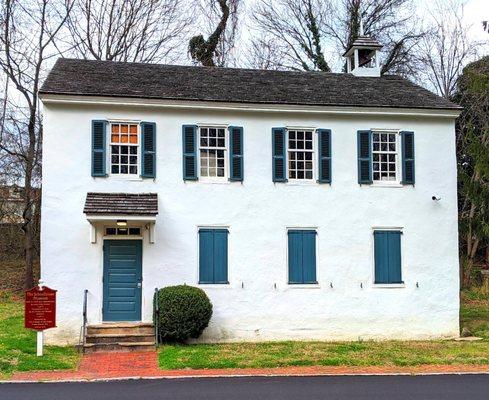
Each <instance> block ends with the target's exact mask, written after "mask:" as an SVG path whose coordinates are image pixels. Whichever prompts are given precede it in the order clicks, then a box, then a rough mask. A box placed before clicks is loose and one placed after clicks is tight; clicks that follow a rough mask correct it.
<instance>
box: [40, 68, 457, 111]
mask: <svg viewBox="0 0 489 400" xmlns="http://www.w3.org/2000/svg"><path fill="white" fill-rule="evenodd" d="M40 92H41V93H42V94H63V95H82V96H85V95H86V96H109V97H131V98H147V99H164V100H185V101H215V102H233V103H262V104H289V105H311V106H312V105H315V106H352V107H396V108H429V109H457V108H458V106H457V105H455V104H453V103H451V102H449V101H447V100H445V99H443V98H441V97H439V96H436V95H435V94H433V93H431V92H429V91H428V90H426V89H423V88H421V87H420V86H417V85H415V84H413V83H411V82H409V81H407V80H405V79H403V78H400V77H397V76H392V75H391V76H388V75H384V76H382V77H380V78H378V77H377V78H371V77H355V76H353V75H350V74H335V73H325V72H294V71H269V70H252V69H236V68H213V67H192V66H178V65H159V64H141V63H124V62H114V61H92V60H73V59H58V61H57V62H56V64H55V65H54V67H53V69H52V70H51V72H50V73H49V76H48V77H47V79H46V81H45V82H44V85H43V86H42V88H41V90H40Z"/></svg>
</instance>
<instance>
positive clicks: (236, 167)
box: [229, 126, 244, 181]
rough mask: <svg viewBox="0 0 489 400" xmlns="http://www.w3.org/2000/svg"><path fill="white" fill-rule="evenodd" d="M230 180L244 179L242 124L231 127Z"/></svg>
mask: <svg viewBox="0 0 489 400" xmlns="http://www.w3.org/2000/svg"><path fill="white" fill-rule="evenodd" d="M229 141H230V143H229V148H230V150H231V151H230V152H229V165H230V167H229V170H230V173H229V180H230V181H242V180H243V172H244V171H243V163H244V160H243V128H242V127H240V126H230V127H229Z"/></svg>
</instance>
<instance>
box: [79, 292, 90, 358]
mask: <svg viewBox="0 0 489 400" xmlns="http://www.w3.org/2000/svg"><path fill="white" fill-rule="evenodd" d="M87 305H88V289H85V290H84V291H83V326H82V332H81V334H82V339H81V340H80V344H81V347H82V349H85V344H86V338H87V322H88V318H87Z"/></svg>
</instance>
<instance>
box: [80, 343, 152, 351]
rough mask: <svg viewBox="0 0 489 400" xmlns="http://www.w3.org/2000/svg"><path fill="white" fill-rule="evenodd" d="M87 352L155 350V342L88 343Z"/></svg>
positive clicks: (86, 345) (84, 347) (84, 348)
mask: <svg viewBox="0 0 489 400" xmlns="http://www.w3.org/2000/svg"><path fill="white" fill-rule="evenodd" d="M83 350H84V352H85V353H96V352H111V351H121V352H130V351H154V350H155V342H154V341H152V342H131V343H87V344H85V345H84V346H83Z"/></svg>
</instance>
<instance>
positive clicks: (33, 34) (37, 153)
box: [0, 0, 71, 288]
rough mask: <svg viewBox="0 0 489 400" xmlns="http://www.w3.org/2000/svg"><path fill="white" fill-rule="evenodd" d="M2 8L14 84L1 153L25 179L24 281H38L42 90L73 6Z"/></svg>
mask: <svg viewBox="0 0 489 400" xmlns="http://www.w3.org/2000/svg"><path fill="white" fill-rule="evenodd" d="M0 7H1V9H0V69H1V70H2V73H3V74H4V76H5V77H6V79H7V80H8V83H7V84H8V85H9V86H10V87H12V90H10V92H9V97H10V96H11V97H12V98H15V107H10V110H9V107H8V104H7V105H6V110H7V111H6V115H5V121H4V123H3V132H2V135H1V137H2V141H1V142H0V158H2V159H3V158H5V157H8V158H9V159H10V160H11V161H12V162H13V163H14V164H15V165H17V171H20V173H21V178H22V180H23V182H22V183H23V190H22V199H23V224H22V230H23V231H24V234H25V248H24V254H25V279H24V286H25V288H29V287H31V286H32V284H33V263H34V256H35V255H34V252H35V235H36V231H35V225H36V213H38V212H39V201H40V200H39V195H38V193H39V190H36V185H38V184H39V179H40V174H41V170H40V168H41V167H40V162H41V143H42V124H41V114H40V112H39V99H38V90H39V86H40V83H41V80H42V73H43V67H44V66H45V63H46V62H47V61H48V60H49V59H50V58H51V57H52V56H53V53H52V52H51V51H52V50H53V49H54V52H55V53H57V50H56V43H55V39H56V38H57V36H58V35H59V32H60V30H61V29H62V27H63V25H64V23H65V22H66V18H67V15H68V13H69V11H70V10H71V2H70V0H64V1H61V0H60V1H55V0H35V1H34V0H33V1H31V2H24V1H20V0H5V1H3V2H2V3H1V6H0Z"/></svg>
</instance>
